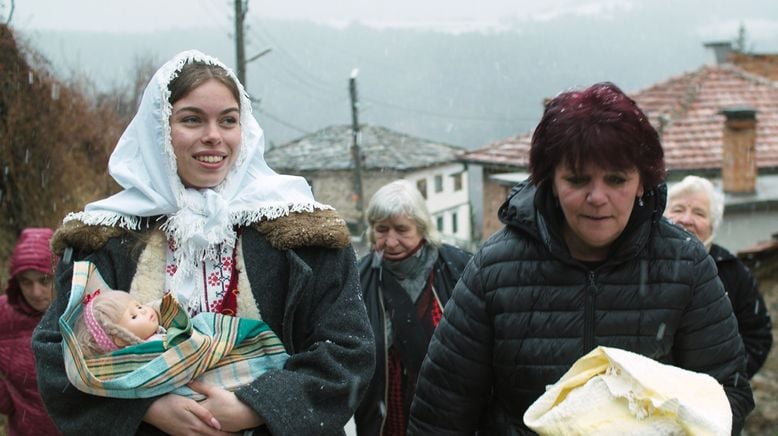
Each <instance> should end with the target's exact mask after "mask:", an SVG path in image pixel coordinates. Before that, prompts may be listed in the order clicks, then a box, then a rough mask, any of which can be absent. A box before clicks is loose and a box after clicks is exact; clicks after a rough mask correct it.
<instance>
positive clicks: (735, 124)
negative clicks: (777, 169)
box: [720, 107, 757, 194]
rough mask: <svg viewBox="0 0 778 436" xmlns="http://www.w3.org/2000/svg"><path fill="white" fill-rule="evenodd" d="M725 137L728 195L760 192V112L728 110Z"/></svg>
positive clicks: (724, 176)
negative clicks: (758, 118) (757, 165)
mask: <svg viewBox="0 0 778 436" xmlns="http://www.w3.org/2000/svg"><path fill="white" fill-rule="evenodd" d="M720 113H721V114H723V115H724V116H725V117H726V121H725V122H724V132H723V135H722V136H723V138H722V142H723V144H722V153H721V161H722V162H721V178H722V182H723V185H724V192H727V193H732V194H752V193H754V192H756V175H757V169H756V110H755V109H752V108H749V107H735V108H727V109H724V110H722V111H721V112H720Z"/></svg>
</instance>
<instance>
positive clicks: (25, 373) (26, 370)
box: [0, 228, 59, 436]
mask: <svg viewBox="0 0 778 436" xmlns="http://www.w3.org/2000/svg"><path fill="white" fill-rule="evenodd" d="M52 233H53V232H52V230H51V229H47V228H27V229H24V230H22V233H21V234H20V235H19V239H18V241H17V242H16V246H15V247H14V251H13V253H11V259H10V262H9V279H8V285H7V287H6V288H5V295H2V296H0V413H1V414H4V415H6V416H7V425H6V426H7V434H8V435H9V436H13V435H31V434H34V435H56V434H59V432H58V431H57V428H56V427H55V426H54V422H53V421H52V420H51V418H49V415H48V413H46V409H45V407H44V406H43V402H42V401H41V397H40V394H39V393H38V384H37V382H36V377H35V359H34V357H33V354H32V346H31V342H32V339H31V338H32V331H33V329H35V326H37V325H38V322H39V321H40V319H41V316H43V313H44V312H45V311H46V309H48V307H49V304H51V300H52V297H53V286H52V264H53V263H52V254H51V248H49V241H50V240H51V236H52Z"/></svg>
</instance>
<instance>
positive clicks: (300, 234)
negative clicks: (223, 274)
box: [51, 210, 351, 256]
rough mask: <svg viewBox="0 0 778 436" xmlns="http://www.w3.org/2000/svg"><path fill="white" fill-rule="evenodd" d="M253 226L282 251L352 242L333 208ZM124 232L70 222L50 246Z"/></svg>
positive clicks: (82, 244) (98, 242) (60, 249)
mask: <svg viewBox="0 0 778 436" xmlns="http://www.w3.org/2000/svg"><path fill="white" fill-rule="evenodd" d="M253 227H254V228H256V229H257V230H258V231H259V232H260V233H263V234H264V235H266V236H267V238H268V240H269V241H270V243H271V245H272V246H273V247H274V248H277V249H279V250H288V249H293V248H300V247H323V248H344V247H347V246H348V245H349V244H350V243H351V237H350V235H349V232H348V228H347V227H346V221H345V220H343V218H341V217H340V215H338V213H337V212H336V211H334V210H315V211H314V212H296V213H290V214H289V215H287V216H283V217H280V218H277V219H274V220H272V221H270V220H262V221H260V222H257V223H254V224H253ZM125 232H130V230H127V229H123V228H120V227H108V226H89V225H85V224H84V223H82V222H80V221H70V222H68V223H66V224H64V225H62V227H60V228H59V229H58V230H57V231H56V233H54V237H53V238H52V241H51V247H52V250H53V251H54V253H55V254H57V255H58V256H62V254H63V253H64V251H65V249H66V248H67V247H76V248H78V249H79V250H82V251H87V252H91V251H95V250H98V249H99V248H101V247H102V246H103V245H105V243H106V242H107V241H108V240H109V239H111V238H113V237H116V236H119V235H122V234H123V233H125Z"/></svg>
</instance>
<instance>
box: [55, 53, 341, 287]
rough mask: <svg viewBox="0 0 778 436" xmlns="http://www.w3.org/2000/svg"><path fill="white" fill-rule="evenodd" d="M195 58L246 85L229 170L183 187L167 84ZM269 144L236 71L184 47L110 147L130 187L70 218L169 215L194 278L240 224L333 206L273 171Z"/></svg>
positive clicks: (127, 224) (117, 171) (183, 270)
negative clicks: (212, 183) (213, 182)
mask: <svg viewBox="0 0 778 436" xmlns="http://www.w3.org/2000/svg"><path fill="white" fill-rule="evenodd" d="M191 62H203V63H207V64H212V65H217V66H219V67H221V68H223V69H224V70H225V71H227V73H228V74H229V76H230V77H231V78H232V80H234V81H235V83H236V84H237V86H238V89H239V91H240V124H241V145H240V151H239V153H238V157H237V159H236V161H235V165H234V166H233V168H232V169H231V170H230V172H229V173H228V175H227V177H226V178H225V179H224V181H223V182H222V183H220V184H219V185H218V186H216V187H214V188H212V189H193V188H185V187H184V185H183V183H182V182H181V179H180V178H179V176H178V168H177V165H176V157H175V154H174V153H173V146H172V143H171V139H170V123H169V118H170V114H171V111H172V106H171V104H170V103H169V101H168V99H169V97H170V90H169V89H168V84H169V83H170V81H171V80H173V79H174V78H175V77H177V76H178V73H179V72H180V71H181V69H182V68H183V67H184V65H186V64H188V63H191ZM264 151H265V140H264V135H263V133H262V129H261V128H260V127H259V124H258V123H257V120H256V119H255V118H254V116H253V114H252V108H251V101H250V100H249V98H248V96H247V95H246V92H245V90H244V89H243V85H242V84H241V83H240V82H239V81H238V79H237V77H235V74H234V73H233V72H232V71H231V70H230V69H229V68H227V67H226V66H225V65H224V64H222V63H221V62H220V61H219V60H217V59H215V58H213V57H210V56H207V55H205V54H203V53H201V52H199V51H196V50H189V51H185V52H182V53H179V54H178V55H176V56H175V57H173V59H171V60H170V61H168V62H167V63H166V64H165V65H163V66H162V67H161V68H160V69H159V70H158V71H157V72H156V73H155V74H154V77H152V79H151V81H150V82H149V84H148V85H147V86H146V90H145V91H144V93H143V98H142V100H141V103H140V107H139V108H138V112H137V113H136V114H135V117H134V118H133V120H132V122H130V125H129V126H128V127H127V129H126V130H125V131H124V133H123V134H122V136H121V138H120V139H119V143H118V144H117V145H116V148H115V149H114V151H113V153H112V154H111V159H110V161H109V164H108V171H109V173H110V174H111V176H112V177H113V178H114V180H116V182H117V183H119V185H121V186H122V188H124V190H123V191H121V192H119V193H117V194H115V195H112V196H111V197H108V198H106V199H103V200H99V201H96V202H93V203H90V204H88V205H87V206H86V208H85V209H84V211H83V212H78V213H71V214H68V216H66V217H65V220H64V222H68V221H73V220H78V221H81V222H83V223H84V224H89V225H108V226H119V227H123V228H127V229H132V230H137V229H138V228H139V227H140V224H141V218H143V217H154V216H162V217H163V218H162V219H165V223H164V224H163V225H162V229H163V230H164V231H165V233H166V235H167V237H168V239H172V240H173V241H174V243H175V245H176V250H175V252H174V257H175V261H176V263H177V265H178V269H177V272H176V276H179V277H187V276H189V275H190V274H191V273H192V272H193V271H194V270H195V268H196V267H197V266H198V265H199V263H200V262H201V261H203V260H206V259H213V258H214V257H215V256H216V255H217V254H218V246H219V245H220V244H228V245H229V246H230V247H231V246H233V244H234V243H235V240H236V239H235V232H234V230H233V227H234V226H236V225H237V226H245V225H248V224H250V223H254V222H257V221H259V220H261V219H263V218H264V219H269V220H272V219H275V218H278V217H281V216H284V215H288V214H289V213H290V212H312V211H313V210H314V209H332V208H331V207H330V206H327V205H325V204H321V203H318V202H316V201H315V200H314V199H313V194H312V193H311V189H310V187H309V186H308V184H307V183H306V181H305V180H304V179H303V178H301V177H294V176H286V175H280V174H277V173H276V172H274V171H273V170H271V169H270V168H269V167H268V166H267V163H265V160H264Z"/></svg>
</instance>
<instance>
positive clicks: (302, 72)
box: [27, 0, 759, 148]
mask: <svg viewBox="0 0 778 436" xmlns="http://www.w3.org/2000/svg"><path fill="white" fill-rule="evenodd" d="M706 4H708V3H707V2H701V1H698V0H694V1H689V2H668V1H664V0H659V1H656V2H639V3H638V6H636V7H633V8H631V9H629V10H627V11H625V12H623V14H622V15H621V16H619V17H577V16H567V17H561V18H559V19H555V20H552V21H548V22H515V23H512V24H511V26H510V27H509V28H506V29H502V30H499V29H498V30H487V31H472V32H459V33H451V32H441V31H433V30H421V29H417V28H411V29H408V28H384V29H378V28H374V27H368V26H364V25H360V24H350V25H348V26H346V27H342V28H337V27H334V26H325V25H320V24H312V23H309V22H288V21H263V22H254V23H249V28H248V32H247V35H248V41H249V45H248V47H247V53H249V55H251V54H253V53H256V52H259V51H260V50H262V49H264V48H268V47H269V48H271V49H272V51H271V52H270V53H269V54H267V55H266V56H263V57H261V58H260V59H258V60H256V61H255V62H252V63H251V64H249V65H248V68H247V71H248V78H247V85H248V86H247V89H248V90H249V93H250V94H251V95H252V96H253V97H255V98H256V99H259V101H260V103H259V104H258V105H257V107H255V110H256V111H257V118H258V119H259V120H260V123H261V125H262V126H263V128H264V129H265V135H266V139H267V140H268V142H269V143H270V144H280V143H285V142H288V141H290V140H293V139H295V138H297V137H299V136H302V135H303V134H305V133H309V132H313V131H315V130H319V129H321V128H324V127H326V126H328V125H335V124H348V123H350V121H351V113H350V105H349V95H348V78H349V75H350V74H351V72H352V70H353V69H354V68H358V69H359V73H358V76H357V84H358V94H359V98H360V106H359V108H360V112H359V116H360V121H361V122H365V123H370V124H373V125H381V126H385V127H388V128H390V129H393V130H397V131H401V132H405V133H408V134H411V135H414V136H419V137H422V138H428V139H432V140H436V141H440V142H445V143H449V144H453V145H459V146H464V147H468V148H473V147H478V146H483V145H485V144H488V143H490V142H492V141H494V140H498V139H502V138H505V137H508V136H511V135H515V134H517V133H520V132H524V131H527V130H529V129H530V128H532V127H533V126H534V124H535V123H536V122H537V120H538V119H539V118H540V114H541V107H542V106H541V105H542V101H543V99H544V98H547V97H551V96H553V95H555V94H557V93H558V92H560V91H563V90H566V89H570V88H573V87H580V86H586V85H589V84H591V83H594V82H598V81H612V82H614V83H616V84H617V85H619V86H620V87H622V88H623V89H625V90H626V91H630V92H631V91H637V90H639V89H642V88H644V87H647V86H649V85H651V84H653V83H655V82H658V81H661V80H665V79H668V78H670V77H671V76H675V75H679V74H681V73H684V72H687V71H690V70H693V69H696V68H698V67H699V66H701V65H703V64H704V63H706V62H707V61H709V60H710V59H712V57H711V55H710V54H709V53H707V52H706V51H705V49H704V48H703V46H702V44H703V42H705V41H707V40H710V38H708V37H706V36H705V35H701V34H700V31H699V29H700V28H703V26H704V24H705V23H701V22H700V21H699V20H702V19H704V17H701V16H694V15H693V13H692V12H693V11H691V12H690V11H686V10H684V7H686V8H687V9H693V8H694V7H695V5H696V6H697V7H700V8H702V7H704V5H706ZM662 7H665V8H670V7H672V8H674V9H673V11H674V12H673V14H672V15H671V14H668V13H666V12H664V11H663V10H662ZM228 33H229V32H228V30H227V29H196V30H189V29H185V30H175V31H169V32H158V33H154V34H129V35H122V34H101V35H95V34H89V33H79V32H51V31H36V32H31V33H28V34H27V35H28V37H29V40H30V42H31V43H32V45H33V47H34V48H36V49H38V50H40V51H41V52H42V53H43V54H44V55H46V56H47V57H48V58H49V59H51V61H52V63H53V64H54V65H55V66H56V67H57V68H58V69H59V70H60V71H62V72H63V73H65V74H67V73H69V72H74V71H78V72H81V73H83V74H85V75H87V77H90V78H91V79H92V80H94V81H95V82H96V83H97V84H98V86H109V85H114V84H120V83H125V82H128V80H129V79H128V78H129V76H130V72H131V71H132V68H133V65H134V63H135V62H136V59H137V58H138V56H141V57H142V56H154V57H155V58H156V59H158V61H159V62H162V61H164V60H166V59H167V58H168V57H170V56H172V55H173V54H174V53H176V52H178V51H180V50H184V49H189V48H198V49H200V50H202V51H205V52H207V53H209V54H213V55H215V56H217V57H220V58H221V59H223V60H224V61H225V62H227V63H228V64H230V65H233V64H234V46H233V42H232V41H231V40H230V38H229V35H228ZM732 36H733V37H734V33H733V34H732ZM757 49H759V47H758V46H757Z"/></svg>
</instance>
